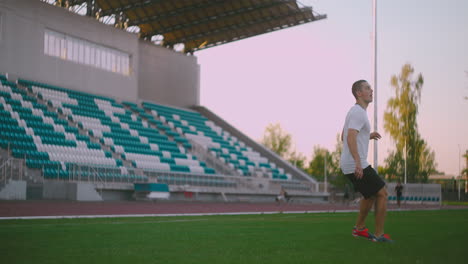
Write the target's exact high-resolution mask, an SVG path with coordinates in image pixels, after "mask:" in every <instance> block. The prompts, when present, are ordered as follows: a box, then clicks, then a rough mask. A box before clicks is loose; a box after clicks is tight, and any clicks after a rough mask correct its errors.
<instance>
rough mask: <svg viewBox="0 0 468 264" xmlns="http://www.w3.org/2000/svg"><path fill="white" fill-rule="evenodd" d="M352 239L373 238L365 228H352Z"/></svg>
mask: <svg viewBox="0 0 468 264" xmlns="http://www.w3.org/2000/svg"><path fill="white" fill-rule="evenodd" d="M353 237H364V238H367V239H372V238H373V237H374V236H373V235H372V234H371V233H369V229H367V227H364V228H363V229H358V228H357V227H353Z"/></svg>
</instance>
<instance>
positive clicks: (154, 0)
mask: <svg viewBox="0 0 468 264" xmlns="http://www.w3.org/2000/svg"><path fill="white" fill-rule="evenodd" d="M162 2H164V0H144V1H141V2H136V3H131V4H127V5H122V6H121V7H117V8H112V9H107V10H105V11H103V12H102V16H110V15H112V14H115V13H120V12H125V11H129V10H131V9H137V8H143V7H145V6H149V5H153V4H156V3H162Z"/></svg>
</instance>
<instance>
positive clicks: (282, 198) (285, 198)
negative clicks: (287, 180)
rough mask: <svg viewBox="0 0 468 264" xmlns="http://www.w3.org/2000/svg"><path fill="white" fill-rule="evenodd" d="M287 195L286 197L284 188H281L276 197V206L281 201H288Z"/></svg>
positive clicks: (286, 193)
mask: <svg viewBox="0 0 468 264" xmlns="http://www.w3.org/2000/svg"><path fill="white" fill-rule="evenodd" d="M289 198H290V197H289V195H288V192H286V190H285V189H284V187H281V191H280V194H279V195H278V196H277V197H276V199H275V200H276V202H277V203H278V204H280V203H281V201H283V202H288V201H289Z"/></svg>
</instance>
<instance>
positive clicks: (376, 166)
mask: <svg viewBox="0 0 468 264" xmlns="http://www.w3.org/2000/svg"><path fill="white" fill-rule="evenodd" d="M372 3H373V22H374V34H373V35H374V41H373V47H374V131H377V129H378V126H377V0H372ZM377 154H378V146H377V140H376V139H374V169H375V170H376V171H378V156H377Z"/></svg>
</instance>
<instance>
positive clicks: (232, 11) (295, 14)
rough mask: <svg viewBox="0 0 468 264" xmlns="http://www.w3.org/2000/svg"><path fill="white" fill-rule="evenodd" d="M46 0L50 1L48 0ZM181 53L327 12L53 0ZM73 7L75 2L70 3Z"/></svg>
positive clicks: (273, 2) (221, 2)
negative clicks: (107, 20)
mask: <svg viewBox="0 0 468 264" xmlns="http://www.w3.org/2000/svg"><path fill="white" fill-rule="evenodd" d="M47 2H51V1H47ZM52 2H53V3H54V4H56V5H59V6H63V7H68V8H69V9H70V8H72V7H74V6H75V7H76V6H81V7H83V6H84V7H85V8H84V9H86V15H88V16H93V17H96V18H98V19H101V21H102V18H103V17H111V18H113V19H111V20H112V22H113V24H114V25H115V26H116V27H120V28H123V29H128V28H132V27H133V28H135V27H138V29H137V32H138V33H139V36H140V37H141V38H143V39H147V40H156V41H158V42H159V44H160V45H163V46H166V47H171V48H174V46H175V45H178V44H179V45H180V44H183V45H184V50H183V51H184V52H185V53H193V52H195V51H198V50H202V49H206V48H210V47H214V46H218V45H222V44H225V43H229V42H233V41H237V40H241V39H245V38H249V37H252V36H257V35H260V34H264V33H268V32H273V31H276V30H280V29H284V28H288V27H293V26H296V25H301V24H304V23H308V22H312V21H316V20H320V19H324V18H326V15H320V14H317V13H315V12H313V10H312V7H305V6H302V5H300V4H299V3H298V2H296V1H295V0H55V1H52ZM75 10H76V8H75Z"/></svg>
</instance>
